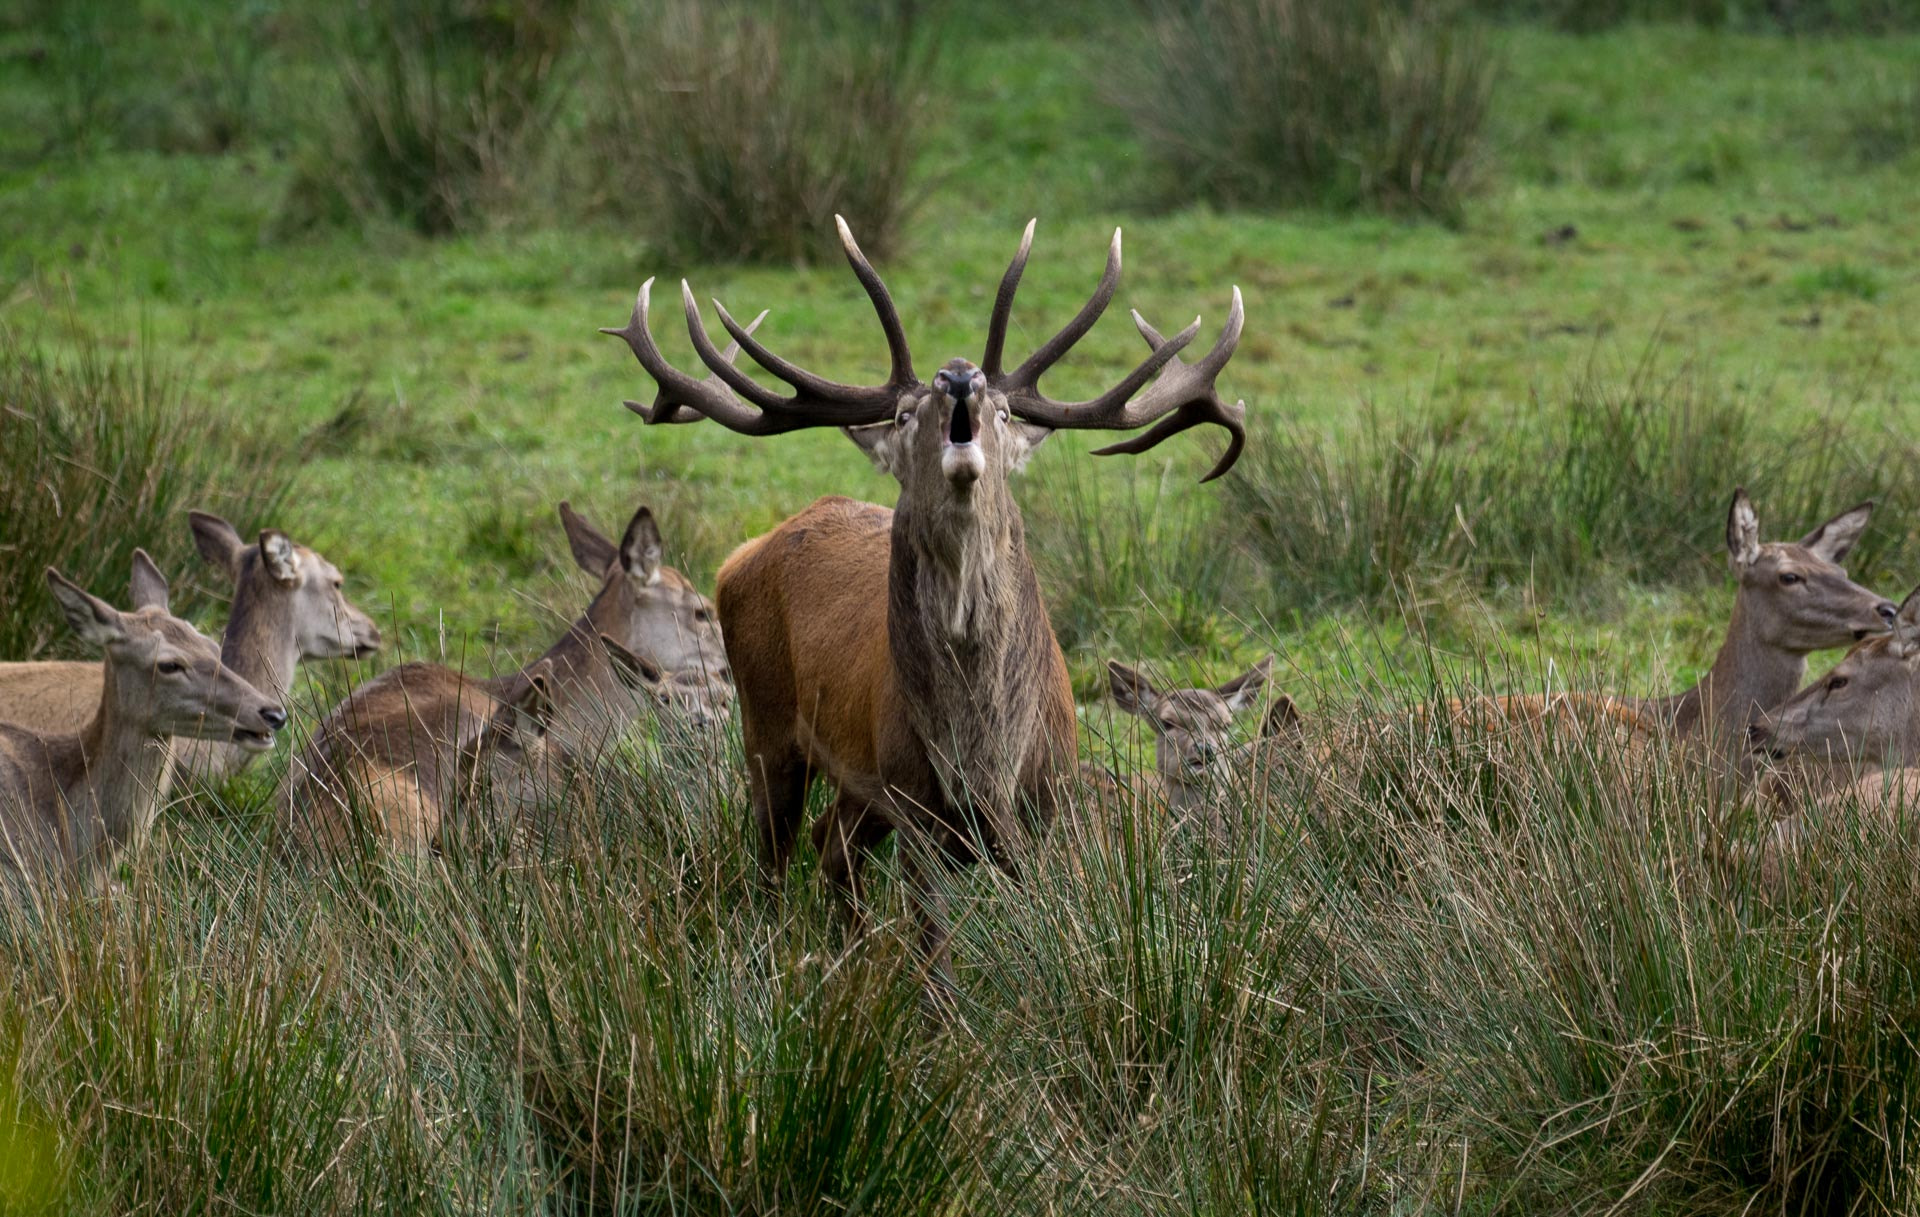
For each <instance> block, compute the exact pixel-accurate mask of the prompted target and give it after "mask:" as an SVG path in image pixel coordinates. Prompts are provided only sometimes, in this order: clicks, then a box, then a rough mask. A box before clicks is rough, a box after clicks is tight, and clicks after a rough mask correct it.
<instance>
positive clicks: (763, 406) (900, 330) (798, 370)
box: [600, 216, 920, 435]
mask: <svg viewBox="0 0 1920 1217" xmlns="http://www.w3.org/2000/svg"><path fill="white" fill-rule="evenodd" d="M834 223H836V224H837V225H839V228H840V244H841V245H842V246H844V247H845V249H846V252H847V261H848V262H850V263H852V264H853V273H854V275H855V276H856V277H858V278H859V280H860V286H862V287H864V288H866V289H867V296H868V298H869V299H871V300H872V301H873V309H874V312H875V313H877V314H878V315H879V317H880V328H881V329H883V330H884V331H886V335H887V351H888V354H889V356H890V358H891V361H892V367H891V369H890V370H889V371H888V374H887V380H886V383H885V384H879V385H845V384H840V383H839V382H838V381H832V380H827V379H826V378H824V377H821V376H816V375H814V374H813V373H812V372H809V371H807V370H806V369H805V368H802V367H799V366H798V365H796V364H793V363H790V362H788V361H787V360H785V359H782V358H781V357H780V356H778V355H776V354H774V353H773V352H772V351H769V350H768V349H767V348H766V347H765V346H763V345H761V343H760V341H759V340H758V339H756V338H755V337H754V336H753V331H754V330H755V329H756V328H757V327H758V326H759V324H760V321H761V320H762V319H764V318H765V317H766V314H765V313H761V314H760V316H759V317H757V318H755V319H754V321H753V324H752V325H746V326H742V325H741V324H740V323H738V322H737V321H735V320H734V319H733V317H732V316H731V315H730V314H729V313H728V312H727V310H726V308H725V307H723V306H722V305H721V303H720V302H719V301H718V300H716V301H714V302H713V307H714V309H715V310H716V311H717V312H718V313H719V314H720V324H721V325H723V326H725V327H726V329H727V333H729V334H731V335H732V336H733V342H732V343H731V344H730V345H729V346H728V347H727V349H726V350H725V351H722V350H720V349H719V348H718V347H716V346H714V345H713V340H712V339H711V338H709V337H708V336H707V327H706V324H705V323H704V322H703V321H702V320H701V319H700V306H699V305H698V304H697V303H695V302H694V298H693V289H692V288H691V287H689V286H688V285H687V283H686V281H685V280H681V283H680V295H681V300H682V303H683V304H684V306H685V308H686V313H687V331H688V333H689V335H690V336H691V337H692V338H693V349H694V351H695V352H696V353H697V354H698V355H699V356H700V361H701V362H702V363H704V364H706V365H707V367H708V369H709V370H710V371H711V372H712V375H711V376H708V377H707V378H706V379H704V380H695V379H694V378H693V377H691V376H688V375H687V374H686V373H685V372H682V371H680V370H679V369H678V368H676V367H674V366H673V365H672V364H670V363H668V362H667V359H666V356H664V355H662V354H661V353H660V348H659V346H658V345H657V344H655V342H654V341H653V333H652V331H651V330H650V329H649V328H648V309H649V303H650V301H649V296H650V295H651V291H652V288H653V280H651V279H649V280H647V281H646V283H644V284H643V285H641V288H640V296H639V298H638V299H637V300H635V301H634V305H633V316H631V317H630V318H628V319H627V324H626V326H625V327H623V328H621V329H617V330H616V329H603V330H601V331H600V332H601V333H603V334H612V335H614V336H615V337H618V338H624V339H626V341H627V346H628V347H630V348H632V350H633V355H634V358H635V359H638V360H639V361H640V366H641V367H643V368H645V369H646V370H647V374H648V375H650V376H652V377H653V379H654V381H655V382H656V383H657V384H658V385H659V386H660V391H659V393H658V395H656V396H655V398H654V401H653V406H652V407H651V408H648V407H646V406H643V405H641V404H640V403H638V402H632V401H630V402H628V403H627V408H628V409H630V410H632V411H633V412H634V413H636V414H638V415H640V416H641V417H642V418H645V419H646V420H647V421H648V422H650V423H665V422H692V421H694V420H695V419H697V418H703V417H704V418H710V419H712V420H713V421H714V422H716V423H719V424H720V425H721V426H723V427H726V428H728V429H729V430H732V431H738V432H740V433H741V434H742V435H779V434H782V433H783V432H787V431H798V430H800V429H801V428H803V427H852V426H859V425H861V424H864V423H877V422H883V421H885V420H887V419H890V418H892V417H893V409H894V405H895V403H896V402H898V401H899V399H900V394H901V393H902V392H903V391H905V390H907V389H910V388H912V387H914V386H915V385H917V384H919V383H920V382H919V381H918V380H917V379H915V377H914V375H913V356H912V354H911V352H910V351H909V350H908V349H907V331H906V327H904V326H903V325H901V324H900V313H899V311H898V310H897V309H895V308H894V306H893V297H892V296H890V295H888V293H887V285H886V284H885V283H883V282H881V281H880V275H879V273H878V272H876V271H875V270H874V269H873V265H872V264H871V263H869V262H868V261H867V257H866V255H865V254H863V253H861V252H860V246H859V245H858V244H857V243H856V242H855V241H854V239H853V232H852V230H850V229H849V228H848V227H847V222H846V221H845V220H843V219H841V218H840V217H839V216H835V217H834ZM742 350H744V351H746V353H747V354H748V355H750V356H752V357H753V361H754V362H755V363H757V364H759V365H760V366H761V367H763V368H765V369H766V370H767V371H768V372H770V373H772V374H773V375H774V376H777V377H779V378H780V379H781V380H784V381H786V382H787V383H788V384H789V385H791V386H793V390H794V391H793V393H792V394H791V395H790V396H782V395H781V394H779V393H775V392H773V391H772V390H771V389H768V388H767V387H766V386H764V385H762V384H760V383H759V382H757V381H755V380H754V379H753V378H752V377H751V376H748V375H747V374H746V373H745V372H742V371H741V370H740V369H739V368H737V367H735V366H734V363H733V358H734V356H735V355H736V354H737V353H738V352H740V351H742Z"/></svg>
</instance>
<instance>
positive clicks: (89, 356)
mask: <svg viewBox="0 0 1920 1217" xmlns="http://www.w3.org/2000/svg"><path fill="white" fill-rule="evenodd" d="M228 435H230V432H229V431H228V430H227V428H226V427H225V425H224V424H222V423H220V422H218V421H217V420H216V417H215V416H214V415H213V414H212V413H211V412H210V411H209V409H208V407H207V406H206V405H205V404H203V403H201V402H200V401H198V400H196V398H195V397H194V395H193V392H192V389H191V386H190V384H189V382H188V381H187V380H186V379H185V378H184V377H183V376H182V375H181V374H180V373H178V372H176V371H175V370H173V369H171V368H169V367H167V365H166V364H165V363H164V362H163V361H162V360H161V359H160V358H158V357H157V356H156V355H154V354H153V353H152V352H151V351H148V350H144V349H142V350H139V351H136V352H135V353H134V354H132V355H120V354H118V353H115V352H113V351H110V350H108V349H107V348H106V347H105V346H103V345H101V344H100V343H99V342H98V341H97V340H95V339H92V338H90V337H88V336H85V335H83V334H81V333H79V332H78V330H77V328H76V329H75V332H74V333H72V334H71V335H70V336H69V339H68V341H67V342H66V343H65V344H63V345H61V346H56V345H54V344H52V343H49V342H42V341H41V340H40V339H39V338H38V337H36V336H30V335H28V334H25V333H22V332H20V331H17V330H9V329H4V328H0V520H4V521H5V522H6V529H5V540H4V542H3V543H0V587H6V588H8V589H10V593H11V594H10V595H9V603H10V604H11V605H14V606H16V607H15V609H14V610H13V611H10V612H7V613H5V614H0V657H4V658H6V659H10V660H11V659H27V658H32V657H41V656H45V655H47V654H49V653H52V652H54V651H57V650H58V649H60V648H61V647H62V646H64V645H65V643H66V640H67V638H68V631H67V628H66V624H65V622H64V620H63V619H62V618H61V616H60V614H59V613H58V612H57V611H56V610H55V608H54V606H53V604H52V601H51V598H50V597H48V596H46V595H45V594H44V592H43V591H42V590H41V589H42V588H43V587H44V586H45V584H44V581H43V577H42V572H43V571H44V570H45V569H46V568H47V567H48V566H57V567H59V568H60V569H61V570H62V571H64V572H65V573H66V574H67V575H68V576H69V577H71V578H73V579H75V580H78V581H79V582H80V583H82V584H84V585H86V586H88V587H90V588H92V589H93V590H94V591H95V592H97V593H98V594H100V595H102V596H104V597H105V598H106V599H107V600H108V601H109V602H110V603H113V604H121V605H124V604H125V603H126V587H127V578H128V572H129V571H130V570H131V569H132V565H131V564H132V561H133V551H134V549H135V548H144V549H146V550H147V552H148V553H150V554H152V555H153V558H154V561H155V562H157V563H158V564H159V566H160V569H161V571H163V572H164V573H165V574H166V575H167V576H168V578H169V579H170V580H171V581H172V582H173V586H174V589H175V598H174V602H173V608H174V611H175V612H176V613H178V612H183V611H184V612H187V613H189V614H191V612H192V611H193V610H194V609H195V607H196V605H197V604H198V603H199V598H198V597H197V596H195V595H194V593H193V587H194V581H193V580H192V579H191V576H192V574H193V573H194V572H195V571H196V570H197V569H198V567H199V565H200V559H199V557H198V555H197V554H196V553H195V551H194V547H193V539H192V536H191V534H190V533H189V532H188V530H187V520H186V513H187V511H188V510H189V509H192V508H206V509H208V510H212V511H232V510H234V509H235V505H242V504H243V505H244V508H245V510H244V511H240V512H239V515H240V516H241V518H246V519H252V518H264V517H269V516H271V515H272V513H273V512H274V511H275V510H276V509H277V508H278V506H279V504H280V502H281V500H282V498H283V497H284V495H285V493H286V488H287V484H288V475H287V473H286V472H285V471H284V470H281V469H278V468H276V467H274V466H273V465H272V464H271V463H270V462H269V461H268V460H267V458H265V457H264V456H258V455H255V456H249V455H243V454H242V453H240V452H239V451H237V450H236V449H235V447H234V445H233V443H232V440H231V439H230V438H228V439H222V438H221V437H223V436H228Z"/></svg>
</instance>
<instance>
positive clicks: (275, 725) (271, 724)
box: [260, 706, 287, 731]
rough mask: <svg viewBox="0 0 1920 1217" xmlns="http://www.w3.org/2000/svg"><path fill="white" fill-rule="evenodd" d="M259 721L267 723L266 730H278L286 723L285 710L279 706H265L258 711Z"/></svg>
mask: <svg viewBox="0 0 1920 1217" xmlns="http://www.w3.org/2000/svg"><path fill="white" fill-rule="evenodd" d="M260 721H261V722H263V723H265V724H266V725H267V729H268V730H270V731H278V730H279V729H280V728H282V727H284V726H286V725H287V712H286V711H285V710H282V709H281V708H280V707H279V706H265V707H262V709H261V711H260Z"/></svg>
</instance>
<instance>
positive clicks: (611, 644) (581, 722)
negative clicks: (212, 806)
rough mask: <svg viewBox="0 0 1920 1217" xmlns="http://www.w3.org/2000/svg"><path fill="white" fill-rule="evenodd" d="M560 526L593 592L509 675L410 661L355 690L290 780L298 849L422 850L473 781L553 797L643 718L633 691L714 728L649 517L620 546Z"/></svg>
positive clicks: (713, 667)
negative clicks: (575, 615) (580, 765)
mask: <svg viewBox="0 0 1920 1217" xmlns="http://www.w3.org/2000/svg"><path fill="white" fill-rule="evenodd" d="M560 520H561V523H562V525H563V526H564V528H565V530H566V534H567V540H568V542H569V545H570V547H571V549H572V551H573V556H574V559H575V560H576V561H577V562H578V563H579V564H580V566H581V567H582V568H584V569H585V570H587V571H588V573H590V574H593V575H595V576H597V577H599V579H600V581H601V582H600V590H599V592H598V593H597V594H595V596H594V598H593V600H592V602H591V603H589V604H588V606H587V610H586V612H585V613H584V614H582V615H581V617H580V618H579V619H578V620H577V621H575V622H574V623H573V625H572V626H570V627H569V628H568V629H567V631H566V633H564V634H562V635H561V637H560V640H559V641H558V642H556V643H554V645H553V646H551V647H549V648H547V650H546V652H545V653H544V654H542V655H541V656H540V657H539V658H537V659H535V660H534V661H533V662H532V663H529V664H528V665H526V666H525V667H524V668H521V669H520V670H518V671H516V672H511V673H508V674H507V675H504V676H499V677H494V678H491V679H477V678H474V677H469V676H466V675H464V674H462V673H459V672H456V671H454V670H453V669H451V668H447V667H444V666H442V665H439V664H431V663H409V664H403V665H401V666H400V667H398V668H394V669H391V670H389V671H387V672H384V673H382V674H381V675H379V676H377V677H375V678H374V679H373V680H370V681H368V682H367V683H365V684H363V685H361V686H360V687H359V688H358V689H356V690H354V692H353V693H352V694H351V695H350V696H349V697H348V698H347V699H346V700H345V701H343V702H342V703H341V704H340V705H339V706H337V707H336V708H335V709H334V710H333V711H332V712H331V713H329V714H328V715H327V717H326V719H325V720H324V721H323V722H322V723H321V725H320V727H319V728H318V729H317V730H316V731H315V733H314V737H313V738H312V739H311V740H309V741H308V743H307V745H306V746H305V747H304V748H302V749H301V750H300V754H299V756H298V757H297V758H296V759H295V762H294V765H293V768H292V770H291V771H290V772H289V775H288V782H287V787H286V790H285V791H284V792H283V794H282V797H281V800H280V813H281V818H282V822H283V828H284V830H285V833H286V838H287V840H288V842H289V843H290V844H291V846H292V847H293V848H294V849H295V850H296V851H297V852H301V853H305V854H309V855H332V854H336V853H337V852H339V851H340V850H341V849H343V848H346V847H349V846H352V845H354V844H356V842H357V841H358V840H359V839H360V838H361V836H362V834H364V833H371V834H372V835H373V836H374V837H376V838H378V839H381V840H384V841H386V842H388V843H389V844H391V845H393V846H395V847H397V848H399V849H401V850H403V851H414V852H417V851H419V850H422V849H425V848H427V847H428V846H429V845H431V844H432V843H434V842H435V841H436V840H437V839H438V837H439V834H440V833H441V831H442V830H443V828H444V827H446V825H445V824H444V822H443V817H442V814H441V813H442V809H443V807H444V805H445V803H446V801H447V800H448V798H450V797H451V796H452V794H453V793H454V792H457V791H462V790H469V789H471V788H472V787H473V783H474V782H475V781H476V780H477V779H478V777H479V776H480V775H483V774H491V775H492V776H493V777H494V778H495V779H496V782H495V784H496V785H499V784H501V783H506V784H508V785H509V786H510V787H511V789H512V790H513V791H514V792H515V793H514V794H513V796H512V797H513V800H514V801H515V802H517V803H522V804H524V803H526V802H527V800H528V799H529V798H531V797H532V793H533V792H534V791H535V790H536V789H539V790H546V791H550V792H558V791H559V790H560V789H561V788H562V786H563V785H564V783H562V782H559V781H555V780H552V779H553V778H554V777H555V775H557V774H558V773H560V769H559V768H557V767H558V766H562V765H564V764H567V763H571V761H572V760H573V759H578V760H582V761H589V760H591V759H592V758H595V757H597V756H598V755H599V754H600V752H601V751H602V750H603V749H604V748H605V747H606V745H607V744H608V743H609V742H610V741H611V740H612V739H613V738H614V737H615V736H616V735H617V734H618V733H619V732H620V731H622V730H624V729H625V728H626V727H627V726H628V725H629V724H630V723H631V722H632V721H633V720H634V718H635V717H636V716H638V715H639V714H640V713H641V712H642V706H641V696H642V695H641V694H637V693H636V692H635V690H636V688H639V689H641V690H643V691H644V693H645V694H650V695H651V698H652V700H654V701H657V702H659V703H661V704H664V705H665V706H666V707H667V708H668V709H669V712H671V711H673V710H674V709H679V708H684V709H686V710H687V712H688V714H689V716H690V717H696V718H698V720H699V721H701V722H702V723H704V724H707V725H709V726H710V725H712V724H714V723H717V722H719V721H722V720H723V719H724V717H725V710H726V705H727V703H728V701H729V700H730V698H731V689H730V686H729V685H728V684H727V683H726V673H727V667H726V661H725V658H724V651H723V649H722V644H721V640H720V634H719V626H718V625H717V624H716V623H715V621H714V614H713V608H712V605H711V604H710V603H709V602H708V601H707V600H706V598H705V597H703V596H701V595H700V594H699V593H698V592H697V591H695V590H694V587H693V584H692V583H691V582H690V581H689V580H688V579H687V578H686V576H684V575H682V574H681V573H680V572H679V571H677V570H674V569H673V568H671V567H668V566H664V565H662V564H661V562H660V557H661V550H662V546H661V540H660V532H659V528H658V526H657V525H656V524H655V523H654V520H653V514H652V513H651V512H649V511H648V510H647V509H646V508H645V507H642V508H640V509H639V510H638V511H637V512H635V513H634V515H633V518H632V520H631V521H629V523H628V525H627V531H626V533H625V535H624V536H623V537H622V539H621V542H620V544H619V545H615V544H614V543H613V542H612V541H610V540H608V539H607V538H606V537H604V536H602V535H601V534H600V533H599V532H597V531H596V530H595V529H594V528H593V527H592V526H591V525H589V524H588V523H587V522H586V521H585V520H583V519H581V518H580V517H579V516H578V515H577V514H575V513H574V511H573V508H572V507H571V506H569V505H568V504H566V503H562V504H560ZM640 656H645V659H644V660H643V659H641V658H639V657H640ZM672 665H679V667H678V668H676V669H675V678H674V680H673V681H672V682H668V681H666V679H665V678H664V677H663V676H662V674H661V669H662V668H665V667H670V666H672ZM635 672H639V673H640V676H639V678H638V679H637V680H636V678H635V676H634V675H633V673H635ZM648 674H650V675H648ZM683 674H684V675H683ZM359 812H364V813H365V815H364V817H362V816H360V815H358V814H357V813H359Z"/></svg>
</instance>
